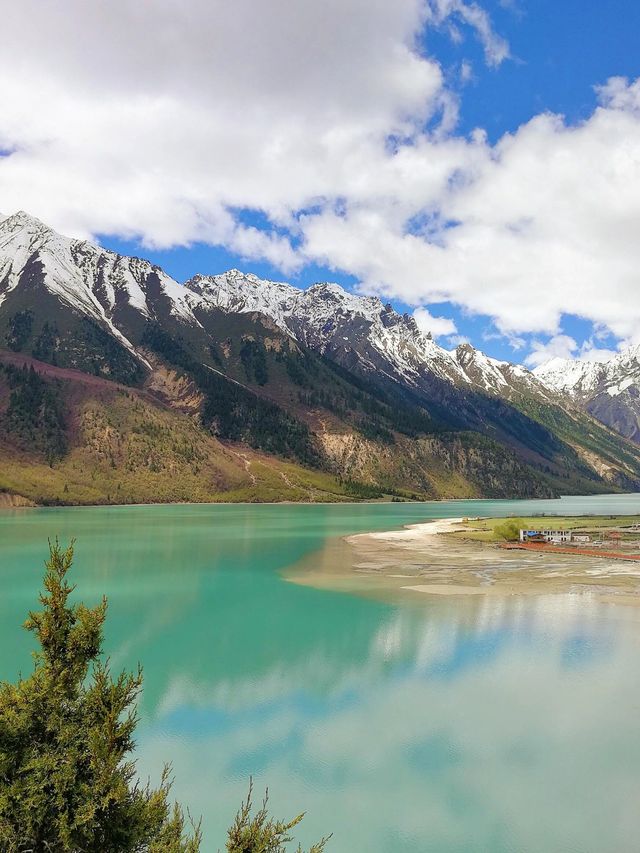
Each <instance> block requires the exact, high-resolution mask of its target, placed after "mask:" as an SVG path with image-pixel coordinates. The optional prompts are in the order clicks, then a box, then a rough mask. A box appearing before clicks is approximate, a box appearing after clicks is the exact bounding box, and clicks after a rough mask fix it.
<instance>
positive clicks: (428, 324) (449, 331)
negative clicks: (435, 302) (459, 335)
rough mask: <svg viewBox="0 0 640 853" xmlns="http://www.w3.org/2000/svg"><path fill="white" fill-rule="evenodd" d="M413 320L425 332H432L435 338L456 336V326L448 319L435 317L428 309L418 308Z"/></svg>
mask: <svg viewBox="0 0 640 853" xmlns="http://www.w3.org/2000/svg"><path fill="white" fill-rule="evenodd" d="M413 318H414V320H415V321H416V323H417V324H418V328H419V329H421V330H422V331H423V332H431V334H432V335H433V337H434V338H441V337H444V336H445V335H455V333H456V332H457V331H458V329H457V328H456V324H455V323H454V322H453V320H450V319H449V318H448V317H434V316H433V315H432V314H431V313H430V312H429V310H428V309H427V308H416V310H415V311H414V312H413Z"/></svg>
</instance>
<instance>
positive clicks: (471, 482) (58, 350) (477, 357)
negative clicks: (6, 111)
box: [0, 213, 640, 499]
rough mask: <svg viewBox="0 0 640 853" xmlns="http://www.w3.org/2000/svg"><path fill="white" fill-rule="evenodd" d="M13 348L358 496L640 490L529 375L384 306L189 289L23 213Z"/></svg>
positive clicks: (613, 454)
mask: <svg viewBox="0 0 640 853" xmlns="http://www.w3.org/2000/svg"><path fill="white" fill-rule="evenodd" d="M2 346H5V347H7V348H8V349H9V350H10V351H12V352H14V353H23V354H27V355H29V356H31V357H33V358H36V359H38V360H39V361H40V362H45V363H48V364H50V365H54V366H57V367H58V368H61V369H74V370H79V371H81V372H83V373H84V374H85V375H87V374H90V375H93V376H96V377H100V378H102V379H105V380H115V381H116V382H119V383H122V384H124V385H127V386H129V387H130V388H132V389H137V390H136V391H135V392H134V391H131V393H132V394H133V393H136V394H137V393H142V394H145V395H147V397H146V398H145V399H149V398H150V399H152V401H153V403H152V404H153V405H156V406H157V405H160V406H161V407H164V409H165V410H168V411H170V412H171V414H172V417H177V418H178V419H179V420H181V419H190V420H191V421H192V422H193V423H194V428H197V429H198V430H200V431H202V432H203V433H205V434H207V435H208V436H213V437H214V438H215V439H217V440H218V442H222V445H221V446H226V447H231V446H232V445H233V447H234V448H235V450H236V452H237V448H238V447H240V448H245V449H248V448H253V449H254V451H258V452H260V453H263V454H265V453H266V454H270V458H276V457H277V458H279V459H288V460H290V463H287V464H296V465H298V466H300V465H303V466H306V470H308V471H311V470H312V469H313V470H314V471H318V472H321V474H319V475H318V476H321V477H327V476H328V477H335V478H337V479H336V480H335V483H334V485H333V486H331V487H330V488H329V491H332V489H334V488H337V490H338V492H339V493H342V494H350V495H352V496H354V497H372V496H375V495H378V494H381V493H385V494H387V495H391V494H395V495H398V496H403V497H413V496H417V497H422V498H424V497H448V496H452V497H470V496H483V495H484V496H516V495H517V496H526V495H537V496H545V495H549V494H554V493H555V494H557V493H560V492H574V493H575V492H590V491H603V490H607V489H611V488H625V489H632V488H635V487H637V486H640V451H638V450H637V449H636V448H634V447H633V446H632V445H630V444H629V443H628V442H626V441H624V439H622V438H620V437H619V436H616V435H615V434H614V433H612V432H611V431H609V430H607V429H606V428H605V427H603V426H602V425H600V424H598V423H597V422H596V421H595V420H593V419H592V418H590V416H589V415H588V414H585V413H584V412H582V411H580V410H579V409H578V408H577V407H575V406H570V407H566V406H564V405H561V402H560V400H559V398H558V396H557V394H555V393H554V392H551V391H549V389H548V388H546V387H545V386H544V385H543V384H542V383H541V382H540V381H539V380H538V379H537V378H536V377H534V376H533V375H532V374H531V373H530V372H529V371H527V370H525V369H524V368H522V367H520V366H517V365H510V364H508V363H506V362H500V361H496V360H495V359H490V358H488V357H487V356H485V355H484V354H483V353H480V352H478V351H477V350H475V349H473V348H472V347H469V346H463V347H459V348H458V349H457V350H455V351H454V352H448V351H447V350H445V349H443V348H442V347H440V346H438V345H437V344H436V343H435V342H434V341H433V340H432V339H431V336H430V335H425V334H424V333H422V332H421V331H420V330H419V329H418V328H417V326H416V324H415V322H414V320H413V319H412V318H411V317H409V316H407V315H399V314H398V313H397V312H395V311H394V310H393V309H392V308H391V307H390V306H385V305H383V304H382V303H381V302H380V301H379V300H378V299H376V298H372V297H359V296H355V295H353V294H350V293H347V292H346V291H344V290H343V289H342V288H340V287H338V286H337V285H334V284H317V285H314V286H313V287H311V288H309V289H308V290H306V291H300V290H298V289H297V288H294V287H292V286H291V285H288V284H285V283H277V282H276V283H274V282H265V281H261V280H260V279H257V278H256V277H255V276H250V275H244V274H242V273H240V272H238V271H231V272H229V273H226V274H224V275H222V276H215V277H206V276H196V277H195V278H193V279H191V280H190V281H189V282H187V283H186V284H185V285H184V286H183V285H180V284H178V283H177V282H175V281H174V280H173V279H171V278H170V277H169V276H167V275H166V274H165V273H164V272H163V271H162V270H161V269H159V268H158V267H157V266H154V265H153V264H151V263H149V262H148V261H144V260H141V259H138V258H128V257H124V256H121V255H118V254H116V253H114V252H109V251H106V250H104V249H102V248H100V247H97V246H93V245H92V244H90V243H87V242H84V241H77V240H71V239H68V238H66V237H63V236H61V235H59V234H56V232H54V231H53V230H52V229H50V228H48V227H47V226H46V225H44V224H43V223H41V222H39V221H38V220H36V219H33V218H32V217H30V216H28V215H27V214H24V213H19V214H15V215H14V216H10V217H6V218H5V219H3V220H1V221H0V347H2ZM176 428H177V427H176ZM4 429H5V431H6V430H9V431H10V426H8V425H7V422H6V420H5V426H4ZM72 432H73V430H72ZM9 439H11V436H9ZM69 446H70V447H73V446H74V445H73V442H71V443H70V445H69ZM254 451H252V452H254ZM69 452H73V450H71V451H69ZM242 452H245V451H244V450H242ZM53 464H54V467H55V466H56V465H60V464H63V462H62V461H56V462H54V463H53ZM122 464H123V460H122V459H121V458H120V457H118V458H117V459H116V461H115V465H116V468H118V467H120V466H121V465H122ZM125 464H126V463H125ZM282 464H284V463H282ZM281 482H284V481H281ZM335 484H337V485H335ZM12 488H14V487H12ZM225 488H226V487H225ZM14 490H15V488H14ZM134 491H135V490H134ZM205 492H206V490H205ZM205 492H203V491H202V490H200V491H199V492H198V494H200V495H202V494H205ZM208 493H210V494H211V493H213V492H211V490H210V491H209V492H208ZM216 493H217V492H216ZM287 494H288V492H287V489H283V490H282V496H287ZM109 496H110V498H112V496H111V493H110V492H109ZM272 496H273V495H272ZM275 497H277V495H275ZM132 499H136V498H135V495H132ZM198 499H200V498H198Z"/></svg>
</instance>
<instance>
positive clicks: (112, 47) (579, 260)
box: [0, 0, 640, 354]
mask: <svg viewBox="0 0 640 853" xmlns="http://www.w3.org/2000/svg"><path fill="white" fill-rule="evenodd" d="M429 27H440V28H443V27H449V29H450V31H451V33H452V35H453V37H455V33H456V32H458V31H459V28H461V27H462V28H470V29H471V31H473V33H474V34H475V36H476V37H477V38H478V39H479V40H480V42H481V44H482V47H483V50H484V54H485V59H486V62H487V64H489V65H491V66H497V65H499V64H500V63H502V62H504V61H505V60H508V57H509V46H508V44H507V43H506V42H505V41H504V40H503V39H502V38H501V37H500V36H499V35H498V34H496V33H495V32H494V30H493V28H492V26H491V21H490V19H489V17H488V15H487V13H486V12H485V10H484V9H483V8H482V7H480V6H479V5H477V4H476V3H468V2H463V0H394V2H393V3H389V2H387V0H326V2H324V3H322V4H309V3H299V2H295V0H273V1H272V2H270V3H268V4H266V3H260V2H257V0H236V2H234V3H233V4H232V5H230V4H228V3H225V2H222V0H187V2H181V3H177V2H175V0H158V2H156V3H154V4H147V3H130V2H128V0H112V2H110V3H109V4H107V3H103V2H99V3H83V2H81V0H65V2H64V3H62V2H61V0H58V2H52V3H47V4H42V3H40V2H37V0H24V2H22V3H20V4H13V5H12V6H10V7H7V9H6V10H5V12H4V14H3V49H2V51H1V52H0V209H1V210H3V211H5V212H7V213H10V212H12V211H14V210H16V209H20V208H22V209H26V210H29V211H30V212H31V213H33V214H35V215H37V216H39V217H40V218H42V219H44V220H45V221H47V222H49V223H50V224H52V225H54V226H55V227H57V228H58V229H60V230H62V231H64V232H66V233H72V234H76V235H80V236H90V235H94V234H111V235H118V236H120V237H124V238H136V239H141V240H142V241H143V242H144V243H145V244H147V245H149V246H155V247H169V246H176V245H188V244H190V243H192V242H195V241H203V242H206V243H211V244H219V245H223V246H225V247H226V248H228V249H229V250H231V251H232V252H235V253H237V254H239V255H241V256H242V257H244V258H246V259H248V260H249V261H250V260H252V259H253V260H257V259H264V260H267V261H268V262H270V263H271V264H273V265H274V266H276V267H278V268H279V269H281V270H282V272H283V274H287V273H291V272H293V271H295V270H297V269H299V268H300V267H302V266H303V265H305V264H307V263H321V264H325V265H327V266H329V267H331V268H334V269H336V270H341V271H344V272H347V273H350V274H352V275H354V276H356V277H357V278H358V279H359V280H360V281H361V287H362V289H363V290H366V291H367V292H378V293H380V294H381V295H384V296H385V297H391V298H398V299H401V300H402V301H404V302H406V303H407V304H409V305H413V306H416V307H418V306H427V305H429V304H430V303H433V302H445V301H449V302H452V303H454V304H456V305H459V306H462V307H463V308H465V309H467V310H468V311H470V312H472V313H473V312H475V313H479V314H484V315H488V316H489V317H491V318H492V319H493V322H494V323H495V326H496V327H497V329H498V330H499V331H500V332H501V333H504V334H505V335H508V336H511V337H514V336H517V335H521V334H528V333H534V334H540V335H547V336H549V335H550V336H555V337H556V338H557V337H558V336H559V335H562V328H561V324H562V316H563V314H567V313H570V314H575V315H577V316H580V317H583V318H585V319H587V320H590V321H592V322H593V323H594V324H597V325H598V327H599V328H602V329H606V330H608V331H609V332H611V333H612V334H613V335H615V336H616V338H618V339H620V340H623V341H638V340H640V300H639V298H638V289H639V283H640V282H639V277H640V274H639V272H638V271H639V270H640V241H639V240H638V239H637V230H638V222H640V82H639V81H635V82H634V81H629V80H626V79H623V78H613V79H611V80H609V81H607V82H605V83H604V85H601V86H600V87H599V88H598V90H597V97H598V105H597V107H596V109H595V110H594V112H593V114H592V115H591V116H590V117H589V118H588V119H587V120H585V121H584V122H583V123H582V124H580V125H577V126H569V125H568V124H567V123H566V122H565V120H564V119H563V117H562V116H559V115H552V114H542V115H537V116H534V117H532V119H531V120H530V121H529V122H528V123H526V124H524V125H523V126H522V127H520V128H519V129H517V131H515V132H514V133H512V134H507V135H505V136H504V137H503V138H502V139H500V140H499V141H498V142H497V144H495V145H490V144H489V143H488V141H487V139H486V136H485V134H484V133H483V132H482V130H478V131H476V132H474V133H473V134H471V135H470V136H462V135H459V134H456V132H455V120H456V110H457V101H456V95H455V94H454V93H453V92H451V91H450V90H449V89H448V88H447V85H446V83H445V76H444V74H443V71H442V69H441V67H440V65H439V64H438V62H437V61H436V60H435V59H434V58H433V57H430V56H427V55H425V53H424V49H423V46H422V45H423V40H422V36H423V34H424V31H425V28H429ZM246 211H258V212H259V213H260V215H261V218H262V219H264V221H265V222H266V223H267V225H266V227H265V228H260V229H259V228H256V227H251V226H249V225H247V224H246V221H247V218H246V216H244V215H243V214H244V213H245V212H246ZM425 311H426V309H425ZM417 316H418V317H421V318H422V320H423V321H424V320H426V318H427V317H428V316H430V315H429V314H428V311H426V313H423V314H420V313H419V314H418V315H417ZM436 319H437V320H438V321H439V322H440V327H439V331H437V330H435V329H434V331H436V333H440V334H452V333H454V332H455V326H454V325H453V323H451V321H448V320H446V318H436ZM443 322H444V323H445V325H442V323H443ZM447 323H450V325H446V324H447ZM556 349H557V348H556ZM564 351H565V352H569V353H570V354H575V353H576V348H573V349H571V346H570V345H568V346H567V345H566V342H565V350H564Z"/></svg>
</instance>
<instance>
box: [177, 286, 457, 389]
mask: <svg viewBox="0 0 640 853" xmlns="http://www.w3.org/2000/svg"><path fill="white" fill-rule="evenodd" d="M186 287H187V288H189V289H190V290H193V291H194V292H195V293H197V294H199V295H200V296H202V297H203V299H204V300H205V301H206V302H207V303H208V304H209V305H210V306H211V307H212V308H219V309H222V310H223V311H228V312H238V313H250V312H259V313H260V314H263V315H265V316H267V317H269V318H270V319H271V320H272V321H273V322H274V323H276V325H277V326H278V327H279V328H280V329H282V331H284V332H286V333H287V334H289V335H291V336H292V337H293V338H295V339H296V340H297V341H299V342H300V343H302V344H304V345H305V346H308V347H310V348H312V349H316V350H318V351H319V352H321V353H323V354H327V355H333V356H335V355H337V354H339V353H342V354H343V355H345V356H346V355H347V354H348V353H353V354H357V355H358V356H359V357H360V361H361V363H362V364H363V365H364V366H365V367H368V368H369V369H371V370H378V369H380V368H382V369H384V368H385V366H386V368H387V369H388V371H389V372H390V374H395V375H396V378H397V377H401V378H402V379H403V380H404V381H407V382H413V381H414V380H415V378H416V377H417V376H418V375H419V374H420V372H421V371H424V370H425V369H428V370H429V371H431V372H433V373H435V374H436V375H437V376H439V377H441V378H443V379H446V380H448V381H452V382H456V381H458V382H468V381H469V380H468V379H467V377H466V375H465V373H464V371H463V370H462V369H461V367H460V365H459V364H458V363H457V361H456V359H455V357H454V356H453V355H452V354H451V353H449V352H448V351H447V350H445V349H443V348H442V347H440V346H438V345H437V344H436V343H435V342H434V341H433V340H432V339H431V337H430V336H429V335H426V334H424V333H423V332H421V331H420V330H419V329H418V327H417V325H416V323H415V320H414V319H413V318H412V317H410V316H409V315H406V314H405V315H401V314H398V313H397V312H396V311H394V310H393V308H391V306H389V305H386V306H385V305H383V303H382V302H381V301H380V300H379V299H378V298H377V297H372V296H356V295H354V294H352V293H349V292H348V291H346V290H344V289H343V288H342V287H340V286H339V285H337V284H329V283H319V284H314V285H312V286H311V287H310V288H308V289H307V290H300V289H298V288H296V287H293V286H292V285H290V284H284V283H282V282H273V281H262V280H261V279H259V278H257V277H256V276H254V275H246V274H244V273H241V272H239V271H238V270H230V271H229V272H227V273H224V274H223V275H217V276H196V277H195V278H193V279H191V280H190V281H188V282H187V283H186Z"/></svg>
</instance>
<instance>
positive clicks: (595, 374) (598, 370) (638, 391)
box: [534, 346, 640, 444]
mask: <svg viewBox="0 0 640 853" xmlns="http://www.w3.org/2000/svg"><path fill="white" fill-rule="evenodd" d="M534 374H535V376H536V378H537V379H539V380H540V381H541V382H542V383H543V384H544V385H545V386H546V387H547V388H549V389H550V390H551V391H553V392H555V393H558V394H564V395H567V396H569V398H570V399H571V400H573V401H574V402H575V403H576V404H577V405H578V406H580V407H582V408H583V409H584V410H585V411H587V412H589V413H590V414H591V415H593V416H594V417H595V418H597V419H598V420H599V421H601V422H602V423H604V424H606V425H607V426H609V427H611V428H612V429H614V430H615V431H616V432H618V433H620V435H623V436H625V437H626V438H629V439H631V441H633V442H635V443H636V444H640V346H635V347H631V348H629V349H627V350H625V351H624V352H621V353H619V354H618V355H616V356H614V357H613V358H611V359H609V360H608V361H602V362H593V361H578V360H576V361H571V360H566V359H559V358H556V359H552V360H551V361H548V362H546V363H545V364H543V365H541V366H540V367H538V368H536V369H535V371H534Z"/></svg>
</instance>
